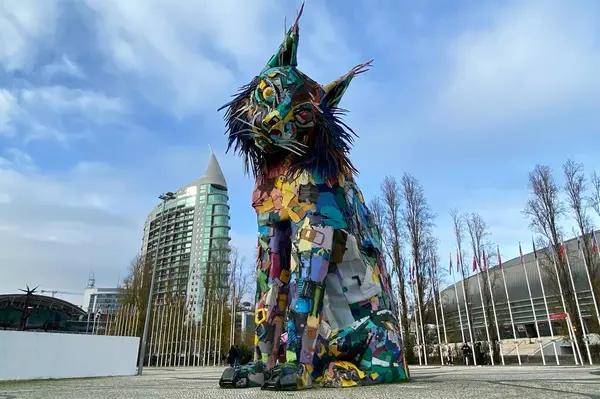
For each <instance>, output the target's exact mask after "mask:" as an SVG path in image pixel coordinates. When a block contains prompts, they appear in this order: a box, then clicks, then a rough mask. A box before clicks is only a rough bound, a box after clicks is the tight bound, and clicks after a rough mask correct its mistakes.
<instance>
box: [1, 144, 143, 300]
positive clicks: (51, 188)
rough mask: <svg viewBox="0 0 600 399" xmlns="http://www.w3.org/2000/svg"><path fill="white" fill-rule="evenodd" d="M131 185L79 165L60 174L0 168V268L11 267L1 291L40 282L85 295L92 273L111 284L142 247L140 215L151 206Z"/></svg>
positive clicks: (100, 168)
mask: <svg viewBox="0 0 600 399" xmlns="http://www.w3.org/2000/svg"><path fill="white" fill-rule="evenodd" d="M11 152H12V155H13V159H17V160H18V159H21V160H22V159H26V160H30V158H28V156H27V154H24V153H22V152H17V151H11ZM20 162H21V164H23V163H25V162H24V161H20ZM131 186H132V185H131V182H130V181H128V180H127V178H126V177H124V176H123V175H122V173H121V172H120V171H117V170H113V169H112V168H111V167H109V166H107V165H102V164H86V163H80V164H78V165H76V166H75V167H73V168H72V169H71V170H68V171H66V172H63V173H60V174H50V173H42V172H39V171H36V170H31V169H30V168H23V167H20V164H18V163H16V162H11V163H10V164H9V165H7V164H6V163H5V164H3V165H0V199H1V200H0V242H2V248H3V250H2V251H1V252H0V264H2V265H5V266H6V265H10V267H3V269H2V279H0V292H7V291H9V292H12V291H15V290H16V289H17V288H20V287H22V286H24V285H25V284H29V285H33V286H35V285H37V284H38V283H41V284H43V285H44V286H45V287H44V288H61V289H63V288H68V289H71V290H80V289H82V288H83V287H84V285H85V281H86V278H87V276H88V273H89V272H90V270H94V271H96V273H97V275H98V276H99V277H100V278H104V279H106V278H109V281H110V283H112V284H114V282H115V281H116V276H118V275H119V273H120V271H122V270H125V269H126V266H127V264H128V262H129V260H130V259H131V258H132V257H133V255H135V253H136V252H137V251H138V250H139V248H140V242H141V233H140V227H139V226H140V225H141V223H142V221H143V217H145V215H142V213H143V209H144V207H146V206H147V207H149V206H150V204H148V202H147V201H146V200H144V199H143V198H139V197H138V196H137V195H136V193H135V191H131V189H130V188H131ZM140 208H142V209H141V212H140Z"/></svg>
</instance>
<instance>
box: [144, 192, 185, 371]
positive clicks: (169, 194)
mask: <svg viewBox="0 0 600 399" xmlns="http://www.w3.org/2000/svg"><path fill="white" fill-rule="evenodd" d="M158 198H159V199H160V200H161V201H162V211H161V214H160V219H161V221H160V226H158V237H157V239H156V251H155V252H154V264H153V265H152V279H151V280H150V289H149V290H148V302H147V303H146V318H145V319H144V333H143V334H142V346H141V347H140V356H139V359H138V370H137V373H138V375H142V370H143V369H144V358H145V357H146V341H148V327H149V326H150V307H151V303H152V296H153V295H154V280H155V279H156V268H157V266H158V247H159V246H160V234H161V232H162V228H163V224H164V222H165V206H166V205H167V202H169V201H170V200H173V199H175V198H177V197H176V196H175V194H173V193H172V192H170V191H169V192H166V193H164V194H161V195H159V196H158Z"/></svg>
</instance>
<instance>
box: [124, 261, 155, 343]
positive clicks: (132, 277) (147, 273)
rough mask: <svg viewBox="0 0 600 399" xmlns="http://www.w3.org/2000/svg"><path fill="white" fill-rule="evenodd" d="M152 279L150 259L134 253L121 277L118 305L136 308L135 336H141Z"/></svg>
mask: <svg viewBox="0 0 600 399" xmlns="http://www.w3.org/2000/svg"><path fill="white" fill-rule="evenodd" d="M151 280H152V260H151V259H150V258H149V257H145V256H143V255H136V256H135V257H134V258H133V259H132V261H131V263H130V264H129V269H128V272H127V277H125V279H123V284H122V286H121V287H120V288H119V291H118V298H119V305H120V306H123V305H129V306H131V307H135V308H136V309H137V313H136V316H135V317H136V318H137V322H136V324H135V325H137V331H135V333H134V334H135V335H136V336H140V337H141V336H142V332H143V329H144V321H145V318H146V312H145V309H146V305H147V303H148V294H149V293H150V283H151Z"/></svg>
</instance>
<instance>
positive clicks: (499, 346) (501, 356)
mask: <svg viewBox="0 0 600 399" xmlns="http://www.w3.org/2000/svg"><path fill="white" fill-rule="evenodd" d="M482 253H483V268H484V269H485V273H486V275H487V281H488V288H489V290H490V299H491V300H492V311H493V312H494V322H495V323H496V333H497V334H498V348H499V349H500V359H501V360H502V365H503V366H504V365H506V364H505V363H504V350H503V348H502V346H503V344H502V338H501V337H500V326H498V315H497V314H496V301H494V291H493V290H492V282H491V281H490V269H489V268H488V267H487V260H486V257H485V250H482ZM492 358H493V356H492ZM492 364H493V363H492Z"/></svg>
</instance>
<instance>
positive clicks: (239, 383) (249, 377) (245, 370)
mask: <svg viewBox="0 0 600 399" xmlns="http://www.w3.org/2000/svg"><path fill="white" fill-rule="evenodd" d="M264 370H265V365H264V363H262V362H256V363H248V364H245V365H243V366H236V367H227V368H226V369H225V371H223V374H222V375H221V379H220V380H219V386H220V387H221V388H253V387H260V386H262V385H263V383H264Z"/></svg>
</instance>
